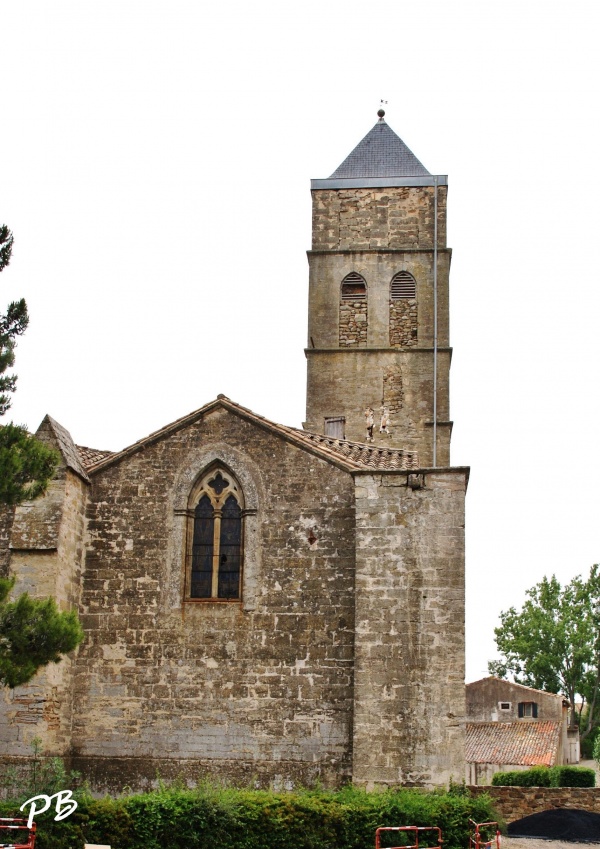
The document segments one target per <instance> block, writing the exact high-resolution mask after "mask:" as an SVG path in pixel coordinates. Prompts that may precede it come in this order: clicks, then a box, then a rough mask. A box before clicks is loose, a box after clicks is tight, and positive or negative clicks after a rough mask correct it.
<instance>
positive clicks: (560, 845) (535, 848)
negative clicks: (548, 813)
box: [500, 837, 600, 849]
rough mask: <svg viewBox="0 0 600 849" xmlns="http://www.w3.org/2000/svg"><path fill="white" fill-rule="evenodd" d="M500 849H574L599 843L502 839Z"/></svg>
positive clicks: (526, 838)
mask: <svg viewBox="0 0 600 849" xmlns="http://www.w3.org/2000/svg"><path fill="white" fill-rule="evenodd" d="M500 846H501V849H574V847H577V846H581V847H584V846H589V847H594V846H600V843H570V842H569V841H567V840H540V839H539V838H538V837H502V839H501V841H500Z"/></svg>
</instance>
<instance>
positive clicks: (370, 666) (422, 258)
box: [0, 112, 468, 791]
mask: <svg viewBox="0 0 600 849" xmlns="http://www.w3.org/2000/svg"><path fill="white" fill-rule="evenodd" d="M311 188H312V197H313V243H312V247H311V250H310V251H309V252H308V260H309V316H308V334H307V347H306V350H305V355H306V359H307V369H308V388H307V405H306V410H307V412H306V422H305V423H304V425H303V427H302V428H295V427H289V426H287V425H281V424H277V423H275V422H271V421H269V420H267V419H265V418H263V417H262V416H260V415H258V414H256V413H254V412H253V411H252V410H249V409H247V408H244V407H242V406H240V405H239V404H236V403H235V402H234V401H232V400H230V399H229V398H227V397H225V396H223V395H219V396H218V398H216V399H215V400H214V401H211V402H210V403H207V404H205V405H204V406H202V407H200V408H199V409H197V410H195V411H194V412H192V413H190V414H189V415H187V416H185V417H183V418H181V419H179V420H178V421H175V422H172V423H170V424H167V425H166V426H165V427H163V428H162V429H160V430H159V431H157V432H155V433H152V434H150V435H149V436H146V437H144V438H142V439H140V440H139V441H138V442H135V443H134V444H133V445H130V446H128V447H126V448H124V449H123V450H121V451H118V452H110V451H102V450H97V449H92V448H89V447H82V446H77V445H75V444H74V443H73V440H72V439H71V437H70V435H69V433H68V431H67V430H66V429H65V428H64V427H63V426H62V425H61V424H59V423H58V422H56V421H55V420H54V419H53V418H52V417H50V416H47V417H46V418H45V419H44V421H43V422H42V424H41V426H40V429H39V431H38V436H39V437H40V438H41V439H44V440H45V441H46V442H47V443H48V444H51V445H53V446H54V447H55V448H56V449H57V450H58V451H59V452H60V455H61V458H62V463H61V467H60V469H59V472H58V474H57V476H56V478H55V479H54V481H53V482H52V484H51V486H50V488H49V490H48V492H47V494H46V495H45V496H44V497H43V498H41V499H39V500H37V501H35V502H32V503H28V504H23V505H21V506H19V507H17V508H16V509H14V510H10V511H9V510H4V511H3V512H2V513H1V515H0V568H1V569H3V570H4V572H5V573H11V574H14V575H16V577H17V580H18V589H19V590H28V591H30V592H31V593H33V594H35V595H39V596H53V597H54V598H56V599H57V601H58V603H59V605H60V606H61V607H62V608H64V609H67V608H75V609H77V610H78V611H79V616H80V619H81V621H82V624H83V627H84V629H85V633H86V639H85V641H84V642H83V643H82V644H81V645H80V646H79V648H78V650H77V651H76V652H74V653H73V654H72V655H71V656H69V657H67V658H65V659H63V660H62V661H61V663H59V664H57V665H52V666H51V667H47V668H45V669H44V670H41V671H40V672H39V673H38V674H37V675H36V677H35V678H34V679H33V680H32V681H31V682H30V684H28V685H26V686H24V687H19V688H17V689H16V690H5V691H3V692H2V693H1V694H0V741H1V742H0V761H1V762H2V763H3V764H4V765H6V764H8V763H10V764H12V765H13V766H16V767H17V768H19V767H20V766H22V765H24V764H26V763H27V759H28V757H29V755H30V748H29V747H30V743H31V740H32V738H33V737H34V736H36V737H39V738H41V739H42V746H43V751H44V752H45V753H47V754H49V755H59V756H62V757H64V758H65V759H67V761H68V763H69V764H70V765H71V766H72V767H73V768H76V769H78V770H79V771H80V772H82V773H83V774H84V775H85V776H86V777H87V778H88V780H89V781H90V783H91V785H92V786H93V787H94V788H95V789H96V790H98V791H117V790H120V789H121V788H122V787H123V786H125V785H127V786H129V787H131V788H135V789H143V788H147V787H149V786H151V785H152V784H153V782H155V781H156V777H157V775H160V776H161V777H162V778H163V779H169V778H174V777H180V778H182V779H183V780H185V781H188V782H189V783H194V782H197V781H199V780H201V779H202V778H205V777H215V778H218V779H220V780H227V781H230V782H233V783H244V784H248V782H251V783H253V784H255V785H259V786H274V787H282V788H291V787H294V786H296V785H298V784H302V785H310V784H312V783H314V782H315V781H319V782H321V783H323V784H324V785H326V786H332V787H335V786H339V785H340V784H342V783H344V782H347V781H353V782H354V783H356V784H358V785H361V786H365V787H374V786H391V785H399V784H405V785H416V786H431V785H438V784H445V783H447V782H448V781H449V779H450V778H451V777H453V778H455V779H456V780H460V779H461V778H462V776H463V774H464V715H465V693H464V500H465V492H466V486H467V479H468V469H466V468H456V467H452V466H451V465H450V453H449V452H450V434H451V425H452V423H451V421H450V415H449V369H450V354H451V350H450V347H449V336H448V334H449V329H448V325H449V316H448V286H449V265H450V251H449V249H448V248H447V247H446V241H445V239H446V193H447V179H446V177H445V176H436V175H431V174H430V173H429V172H428V171H427V170H426V169H425V168H424V166H423V165H422V164H421V163H420V162H419V161H418V159H417V158H416V157H415V156H414V155H413V154H412V153H411V151H410V150H409V149H408V147H407V146H406V145H405V144H404V142H403V141H402V140H401V139H400V138H399V137H398V136H397V135H396V134H395V133H394V132H393V130H391V128H390V127H389V126H388V125H387V123H386V122H385V120H384V115H383V113H382V112H381V113H380V114H379V120H378V121H377V123H376V124H375V126H374V127H373V128H372V129H371V130H370V132H369V133H368V134H367V135H366V137H365V138H364V139H363V140H362V141H361V142H360V144H359V145H358V146H357V147H356V148H355V150H354V151H352V153H351V154H350V155H349V156H348V157H347V159H346V160H345V161H344V162H343V163H342V165H341V166H340V167H339V168H338V169H336V171H334V173H333V174H332V175H331V176H330V177H329V178H327V179H324V180H313V182H312V187H311Z"/></svg>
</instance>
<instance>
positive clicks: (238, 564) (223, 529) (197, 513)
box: [186, 468, 244, 601]
mask: <svg viewBox="0 0 600 849" xmlns="http://www.w3.org/2000/svg"><path fill="white" fill-rule="evenodd" d="M190 501H191V505H190V507H193V510H190V512H189V513H188V515H189V516H190V519H191V528H190V533H189V534H188V539H189V543H188V547H189V553H188V568H187V579H186V583H187V587H188V589H187V596H188V598H189V599H198V600H202V599H204V600H211V599H214V600H224V601H227V600H237V599H239V598H241V577H242V553H243V515H244V514H243V495H242V491H241V487H240V486H239V484H238V482H237V481H236V480H235V478H234V476H233V475H232V474H230V472H229V471H228V470H226V469H220V468H216V469H215V468H213V469H212V470H211V471H210V472H208V473H207V474H205V475H204V476H203V477H202V478H201V479H200V481H199V482H198V483H197V484H196V486H195V487H194V490H193V492H192V494H191V496H190Z"/></svg>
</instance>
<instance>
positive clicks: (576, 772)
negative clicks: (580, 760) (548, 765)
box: [549, 766, 596, 787]
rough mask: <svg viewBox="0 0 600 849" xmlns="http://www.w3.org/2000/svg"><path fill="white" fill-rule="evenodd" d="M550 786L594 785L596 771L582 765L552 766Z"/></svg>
mask: <svg viewBox="0 0 600 849" xmlns="http://www.w3.org/2000/svg"><path fill="white" fill-rule="evenodd" d="M549 772H550V773H551V781H552V783H551V785H550V786H551V787H595V786H596V773H595V772H594V770H593V769H588V768H587V767H583V766H553V767H552V769H551V770H549Z"/></svg>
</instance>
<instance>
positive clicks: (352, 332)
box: [339, 271, 368, 348]
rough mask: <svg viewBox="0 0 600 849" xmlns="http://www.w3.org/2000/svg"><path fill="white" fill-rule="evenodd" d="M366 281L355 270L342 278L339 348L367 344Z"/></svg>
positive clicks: (360, 346)
mask: <svg viewBox="0 0 600 849" xmlns="http://www.w3.org/2000/svg"><path fill="white" fill-rule="evenodd" d="M367 307H368V304H367V283H366V280H365V278H364V277H362V276H361V275H360V274H358V273H357V272H356V271H351V272H350V274H347V275H346V276H345V277H344V279H343V280H342V285H341V288H340V329H339V344H340V348H348V347H353V348H356V347H359V348H365V347H366V345H367V318H368V316H367Z"/></svg>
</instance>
